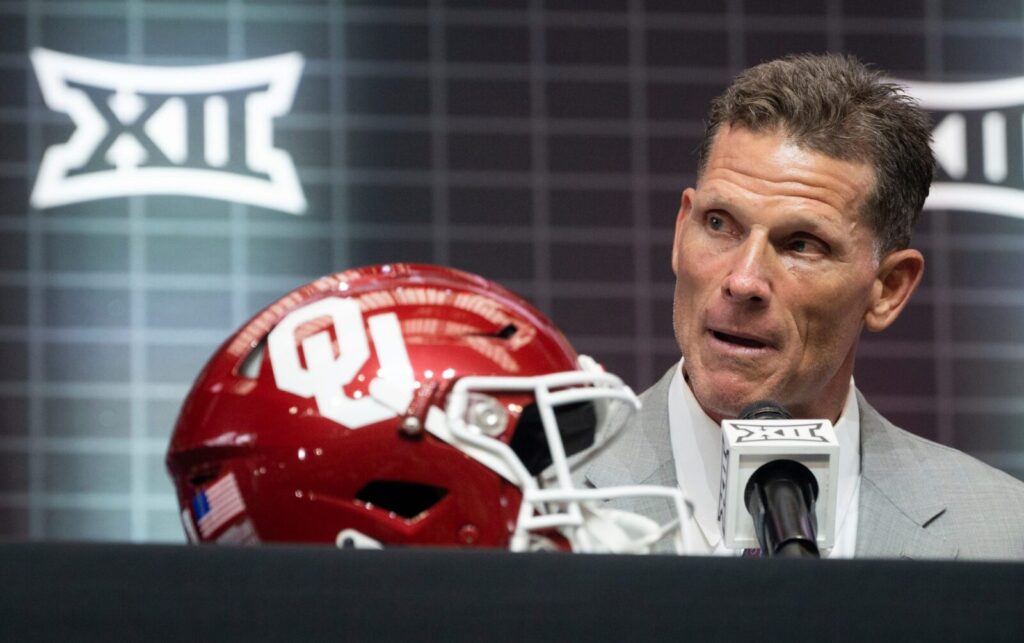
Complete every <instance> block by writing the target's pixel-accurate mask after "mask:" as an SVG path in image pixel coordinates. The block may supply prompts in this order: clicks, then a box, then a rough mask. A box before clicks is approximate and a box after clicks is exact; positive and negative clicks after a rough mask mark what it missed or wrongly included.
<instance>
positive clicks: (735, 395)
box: [690, 383, 772, 422]
mask: <svg viewBox="0 0 1024 643" xmlns="http://www.w3.org/2000/svg"><path fill="white" fill-rule="evenodd" d="M690 390H692V391H693V396H694V397H695V398H696V399H697V403H698V404H700V406H701V408H702V409H704V412H705V413H707V414H708V416H710V417H711V419H713V420H715V421H716V422H720V421H722V420H731V419H735V418H738V417H739V416H740V412H741V411H743V409H745V408H746V407H747V406H748V405H750V404H752V403H754V402H759V401H761V400H765V399H772V396H771V395H769V394H768V393H767V392H765V391H762V390H760V389H758V388H755V387H729V386H715V385H714V384H713V383H705V385H704V386H702V385H701V384H699V383H698V384H697V385H696V386H694V385H693V384H692V383H691V386H690Z"/></svg>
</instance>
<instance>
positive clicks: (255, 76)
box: [31, 48, 306, 214]
mask: <svg viewBox="0 0 1024 643" xmlns="http://www.w3.org/2000/svg"><path fill="white" fill-rule="evenodd" d="M31 58H32V66H33V67H34V69H35V73H36V77H37V78H38V79H39V88H40V90H41V91H42V95H43V100H45V101H46V105H47V106H48V107H49V108H50V109H52V110H54V111H57V112H63V113H66V114H67V115H68V116H69V117H70V118H71V120H72V122H73V123H74V125H75V130H74V132H73V133H72V135H71V138H69V139H68V140H67V142H65V143H60V144H56V145H51V146H50V147H49V148H48V149H47V150H46V152H45V154H44V155H43V158H42V161H41V163H40V166H39V175H38V178H37V179H36V184H35V187H34V188H33V190H32V197H31V204H32V206H33V207H36V208H48V207H53V206H58V205H66V204H70V203H77V202H80V201H89V200H93V199H103V198H110V197H121V196H129V195H147V194H174V195H187V196H199V197H207V198H212V199H222V200H226V201H236V202H239V203H246V204H249V205H256V206H260V207H265V208H271V209H275V210H281V211H284V212H288V213H291V214H302V213H303V212H304V211H305V209H306V199H305V195H304V194H303V192H302V186H301V185H300V184H299V179H298V175H297V174H296V171H295V164H294V163H293V161H292V158H291V155H290V154H288V152H286V151H284V150H281V149H278V148H275V147H274V129H273V126H274V119H275V118H277V117H279V116H282V115H284V114H287V113H288V111H289V110H290V109H291V106H292V101H293V99H294V97H295V91H296V88H297V87H298V83H299V78H300V76H301V74H302V67H303V58H302V55H301V54H299V53H297V52H292V53H287V54H281V55H278V56H271V57H268V58H260V59H254V60H245V61H240V62H232V63H223V64H214V65H193V66H184V67H166V66H144V65H127V64H122V63H113V62H106V61H100V60H92V59H90V58H82V57H80V56H72V55H69V54H64V53H59V52H56V51H50V50H48V49H41V48H40V49H35V50H33V51H32V53H31Z"/></svg>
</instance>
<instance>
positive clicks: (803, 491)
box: [718, 400, 839, 558]
mask: <svg viewBox="0 0 1024 643" xmlns="http://www.w3.org/2000/svg"><path fill="white" fill-rule="evenodd" d="M722 442H723V445H722V447H723V448H722V479H721V485H720V493H719V507H718V519H719V522H720V523H721V525H722V535H723V538H724V541H725V545H726V546H727V547H730V548H733V549H743V548H751V547H760V548H761V551H762V555H763V556H766V557H786V558H818V557H819V553H818V552H819V548H828V547H831V546H832V545H833V544H835V522H836V520H835V513H836V499H837V491H838V478H839V443H838V441H837V440H836V436H835V430H834V429H833V427H832V423H831V422H830V421H828V420H794V419H793V418H792V416H791V415H790V414H789V413H788V412H787V411H786V409H785V408H783V407H782V406H781V405H779V404H778V403H776V402H772V401H770V400H762V401H759V402H755V403H753V404H751V405H749V406H748V407H747V408H745V409H744V410H743V412H742V413H741V414H740V418H739V419H737V420H725V421H723V422H722ZM748 512H749V518H748V517H747V515H745V514H747V513H748Z"/></svg>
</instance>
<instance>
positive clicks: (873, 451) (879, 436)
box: [857, 391, 957, 558]
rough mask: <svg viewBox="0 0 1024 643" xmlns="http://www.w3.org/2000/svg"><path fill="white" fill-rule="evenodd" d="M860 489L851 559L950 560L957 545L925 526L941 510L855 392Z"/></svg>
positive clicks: (917, 466) (916, 466)
mask: <svg viewBox="0 0 1024 643" xmlns="http://www.w3.org/2000/svg"><path fill="white" fill-rule="evenodd" d="M857 402H858V404H859V405H860V430H861V433H860V441H861V485H860V503H859V516H858V527H857V556H858V557H868V558H872V557H877V558H891V557H903V558H956V555H957V547H956V546H955V545H953V544H951V543H949V542H947V541H946V540H944V539H943V538H941V537H940V536H938V535H935V534H933V533H931V532H929V531H928V529H927V527H928V525H929V524H930V523H931V521H933V520H934V519H935V518H937V517H938V516H940V515H942V513H943V512H945V510H946V507H945V505H944V504H943V503H942V502H941V501H940V500H937V499H934V498H935V493H934V489H933V488H932V487H931V486H930V485H928V483H927V479H926V478H927V477H926V476H923V475H922V474H921V465H922V463H921V462H917V461H916V460H915V459H914V458H913V457H911V455H910V454H909V453H908V452H907V451H906V450H905V449H903V448H900V444H899V442H900V440H899V438H900V435H899V429H897V428H896V427H894V426H893V425H892V424H890V423H889V422H888V421H887V420H886V419H885V418H883V417H882V416H881V414H879V413H878V411H876V410H875V409H874V408H872V407H871V405H870V404H868V403H867V401H866V400H865V399H864V397H863V396H862V395H861V394H860V391H857Z"/></svg>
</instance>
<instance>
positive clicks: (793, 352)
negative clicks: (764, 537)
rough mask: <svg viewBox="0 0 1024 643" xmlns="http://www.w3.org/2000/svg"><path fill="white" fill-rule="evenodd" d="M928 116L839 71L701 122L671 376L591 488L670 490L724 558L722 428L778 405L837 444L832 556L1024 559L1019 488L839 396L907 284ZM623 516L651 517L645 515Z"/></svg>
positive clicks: (699, 539) (749, 86) (590, 475)
mask: <svg viewBox="0 0 1024 643" xmlns="http://www.w3.org/2000/svg"><path fill="white" fill-rule="evenodd" d="M929 136H930V135H929V124H928V119H927V117H926V116H925V114H924V113H922V112H921V110H920V109H919V108H917V106H916V105H915V104H914V103H913V101H912V100H910V99H909V98H908V97H906V96H905V95H903V94H902V93H901V92H900V91H899V89H898V88H896V87H894V86H892V85H889V84H886V83H883V82H881V81H880V80H879V77H878V74H877V73H874V72H872V71H869V70H868V69H867V68H865V67H864V66H863V65H861V64H860V63H859V62H857V61H856V60H854V59H852V58H844V57H841V56H837V55H823V56H812V55H805V56H793V57H788V58H785V59H782V60H776V61H773V62H769V63H765V64H762V65H759V66H757V67H754V68H752V69H749V70H747V71H746V72H744V73H743V74H741V75H740V76H739V77H737V79H736V80H735V81H734V83H733V85H732V86H731V87H730V88H729V89H727V90H726V91H725V93H724V94H723V95H722V96H720V97H718V98H717V99H716V100H715V101H714V102H713V103H712V106H711V110H710V113H709V117H708V124H707V130H706V132H705V138H704V141H703V144H702V146H701V148H700V151H699V160H698V179H697V186H696V187H695V188H688V189H686V190H685V191H684V192H683V194H682V199H681V205H680V208H679V213H678V216H677V219H676V230H675V240H674V244H673V247H672V268H673V270H674V272H675V275H676V288H675V298H674V314H673V322H674V328H675V335H676V339H677V341H678V343H679V347H680V349H681V351H682V355H683V359H682V361H681V362H680V363H679V364H678V365H676V366H675V367H673V368H672V369H671V370H669V372H668V373H667V374H666V375H665V376H664V377H663V378H662V379H661V381H660V382H658V383H657V384H655V385H654V386H653V387H652V388H651V389H649V390H648V391H647V392H646V393H644V395H643V396H642V400H643V403H644V408H643V410H642V411H641V413H640V414H639V415H638V416H634V417H633V418H632V419H631V420H630V423H629V424H628V425H627V426H625V427H623V429H622V430H621V431H620V433H619V435H618V437H617V439H616V440H615V441H614V442H613V443H612V444H611V445H610V446H609V448H608V449H607V450H606V451H604V452H603V453H602V454H601V455H600V456H599V457H597V458H596V459H595V460H594V462H593V463H592V464H590V465H589V466H587V467H586V468H585V469H584V474H585V476H586V479H587V482H588V483H589V484H590V485H593V486H598V487H602V486H608V485H611V484H622V483H625V482H632V483H637V484H640V483H643V484H667V485H675V484H678V485H680V487H681V488H682V490H683V493H684V495H686V496H687V497H688V498H689V499H690V500H691V501H692V503H693V512H694V516H693V520H692V521H690V523H691V524H688V525H687V529H688V533H689V540H690V550H691V551H690V553H694V554H716V555H729V554H733V555H735V552H731V551H729V550H727V549H726V548H725V547H724V545H723V544H722V542H721V534H720V526H719V524H718V522H717V507H718V486H719V476H720V462H721V435H720V429H719V422H720V421H721V420H722V419H723V418H735V417H737V416H738V414H739V412H740V410H741V409H742V408H743V407H744V406H746V405H747V404H749V403H751V402H754V401H757V400H763V399H772V400H776V401H778V402H780V403H781V404H783V405H784V406H785V407H786V408H787V409H788V410H789V411H790V412H791V413H792V414H793V416H794V417H798V418H799V417H803V418H828V419H830V420H831V421H832V422H833V423H835V426H836V432H837V435H838V437H839V441H840V457H839V467H840V479H839V489H838V492H839V500H838V503H839V506H838V511H837V532H836V533H837V542H836V545H835V547H833V549H832V550H831V551H827V552H824V555H830V556H832V557H851V556H854V555H856V556H858V557H910V558H956V557H960V558H968V557H970V558H1018V557H1022V556H1024V484H1021V483H1020V482H1019V481H1017V480H1015V479H1013V478H1011V477H1010V476H1008V475H1006V474H1004V473H1002V472H999V471H997V470H995V469H992V468H990V467H988V466H986V465H984V464H982V463H980V462H978V461H976V460H974V459H972V458H970V457H969V456H967V455H965V454H962V453H960V452H957V451H955V450H952V449H949V448H946V447H943V446H939V445H937V444H934V443H931V442H928V441H927V440H924V439H921V438H918V437H916V436H913V435H911V434H909V433H906V432H904V431H902V430H900V429H898V428H896V427H895V426H893V425H892V424H890V423H889V422H888V421H886V420H885V418H883V417H882V416H881V415H880V414H879V413H878V412H877V411H875V410H874V409H873V408H872V407H871V406H870V405H869V404H868V403H867V401H865V399H864V398H863V396H861V395H860V393H859V392H858V391H857V390H856V388H855V387H854V385H853V380H852V374H853V368H854V360H855V356H856V351H857V344H858V339H859V336H860V333H861V331H862V329H864V328H866V329H868V330H869V331H872V332H877V331H881V330H883V329H885V328H886V327H888V326H889V325H891V324H892V323H893V322H894V321H895V320H896V318H897V317H898V316H899V314H900V312H901V311H902V310H903V308H904V307H905V306H906V304H907V301H908V299H909V298H910V296H911V294H912V293H913V292H914V290H915V289H916V287H917V285H918V284H919V283H920V280H921V275H922V272H923V269H924V259H923V257H922V255H921V253H920V252H918V251H917V250H914V249H912V248H910V247H909V242H910V233H911V230H912V228H913V226H914V223H915V221H916V219H917V217H918V216H919V214H920V212H921V208H922V205H923V203H924V200H925V197H926V196H927V195H928V189H929V185H930V182H931V177H932V171H933V160H932V155H931V150H930V148H929ZM626 508H629V509H631V510H634V511H639V512H641V513H647V514H649V515H652V517H655V518H658V519H664V518H665V517H666V515H665V513H664V512H663V511H662V509H661V508H658V507H655V506H653V505H638V504H633V505H631V506H627V507H626Z"/></svg>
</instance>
